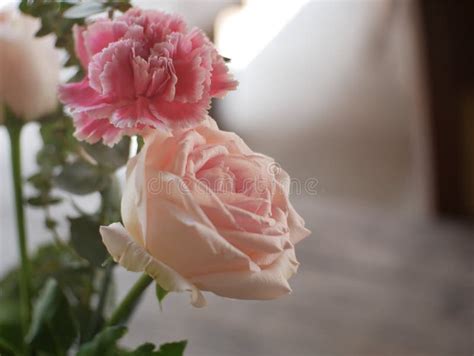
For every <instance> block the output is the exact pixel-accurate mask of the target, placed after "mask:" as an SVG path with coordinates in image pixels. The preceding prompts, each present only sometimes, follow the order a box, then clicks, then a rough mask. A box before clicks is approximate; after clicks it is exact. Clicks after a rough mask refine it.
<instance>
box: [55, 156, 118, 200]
mask: <svg viewBox="0 0 474 356" xmlns="http://www.w3.org/2000/svg"><path fill="white" fill-rule="evenodd" d="M54 182H55V184H56V185H57V186H58V187H59V188H61V189H63V190H65V191H67V192H70V193H73V194H77V195H85V194H90V193H93V192H96V191H99V190H102V189H104V188H105V187H106V186H107V184H108V183H109V178H108V177H107V176H106V175H104V174H103V173H102V172H101V171H100V170H99V168H98V167H96V166H93V165H92V164H90V163H87V162H84V161H79V160H77V161H75V162H73V163H68V164H66V165H64V166H63V169H62V171H61V172H60V173H59V175H57V176H56V177H55V178H54Z"/></svg>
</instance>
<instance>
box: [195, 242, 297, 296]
mask: <svg viewBox="0 0 474 356" xmlns="http://www.w3.org/2000/svg"><path fill="white" fill-rule="evenodd" d="M298 265H299V264H298V262H297V261H296V258H295V255H294V250H292V249H288V250H285V252H284V253H282V254H281V256H280V257H279V258H278V259H277V260H276V261H275V262H274V263H273V264H271V265H270V266H268V267H266V268H265V269H262V270H261V271H260V272H233V273H231V272H230V273H229V272H227V273H216V274H208V275H205V276H198V277H193V278H190V281H191V282H192V283H193V284H195V285H196V286H197V287H198V288H199V289H201V290H209V291H212V292H213V293H215V294H217V295H220V296H223V297H228V298H237V299H260V300H265V299H275V298H278V297H281V296H283V295H285V294H289V293H291V288H290V285H289V284H288V281H287V280H288V278H290V277H291V276H292V275H293V274H295V273H296V271H297V269H298Z"/></svg>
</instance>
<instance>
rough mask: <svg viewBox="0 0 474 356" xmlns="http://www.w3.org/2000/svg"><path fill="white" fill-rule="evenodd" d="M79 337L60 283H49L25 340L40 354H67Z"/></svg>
mask: <svg viewBox="0 0 474 356" xmlns="http://www.w3.org/2000/svg"><path fill="white" fill-rule="evenodd" d="M76 337H77V324H76V321H75V320H74V319H73V316H72V312H71V309H70V307H69V303H68V300H67V299H66V296H65V295H64V294H63V292H62V291H61V289H60V288H59V285H58V282H56V280H54V279H48V281H47V282H46V285H45V286H44V288H43V290H42V291H41V293H40V295H39V297H38V300H37V301H36V303H35V307H34V309H33V319H32V321H31V325H30V330H29V331H28V334H27V335H26V337H25V340H26V342H27V343H29V344H31V345H32V346H33V347H34V348H35V349H36V350H38V351H43V352H49V353H53V354H56V355H63V354H66V351H67V350H68V349H69V347H70V346H71V345H72V343H73V342H74V340H75V339H76Z"/></svg>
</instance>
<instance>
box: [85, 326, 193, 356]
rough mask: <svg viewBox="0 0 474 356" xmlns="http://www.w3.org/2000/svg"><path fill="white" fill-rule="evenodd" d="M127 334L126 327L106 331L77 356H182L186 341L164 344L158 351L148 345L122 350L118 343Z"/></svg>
mask: <svg viewBox="0 0 474 356" xmlns="http://www.w3.org/2000/svg"><path fill="white" fill-rule="evenodd" d="M126 333H127V328H126V327H125V326H111V327H108V328H106V329H104V330H103V331H102V332H100V333H99V334H97V335H96V337H95V338H94V339H93V340H92V341H90V342H88V343H86V344H84V345H82V347H81V348H80V350H79V352H78V354H77V356H182V355H183V353H184V349H185V348H186V344H187V342H186V341H179V342H171V343H167V344H163V345H161V346H160V348H159V349H158V350H157V349H156V346H155V345H153V344H151V343H146V344H143V345H141V346H139V347H138V348H136V349H135V350H132V351H129V350H125V349H123V348H121V347H120V346H119V345H118V341H119V340H120V339H121V338H122V337H123V336H124V335H125V334H126Z"/></svg>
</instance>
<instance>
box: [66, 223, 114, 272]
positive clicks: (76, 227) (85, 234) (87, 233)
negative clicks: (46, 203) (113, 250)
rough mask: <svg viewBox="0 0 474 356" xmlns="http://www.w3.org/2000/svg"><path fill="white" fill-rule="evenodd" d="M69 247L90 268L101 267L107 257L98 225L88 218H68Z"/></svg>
mask: <svg viewBox="0 0 474 356" xmlns="http://www.w3.org/2000/svg"><path fill="white" fill-rule="evenodd" d="M69 223H70V231H71V245H72V247H73V248H74V249H75V250H76V252H77V253H78V254H79V255H80V256H81V257H83V258H85V259H86V260H87V261H89V263H90V264H91V266H94V267H101V266H102V263H103V262H104V261H105V259H106V258H107V256H108V253H107V250H106V248H105V246H104V244H103V243H102V238H101V236H100V233H99V228H100V224H99V222H98V221H96V220H94V218H93V217H90V216H81V217H78V218H70V219H69Z"/></svg>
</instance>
